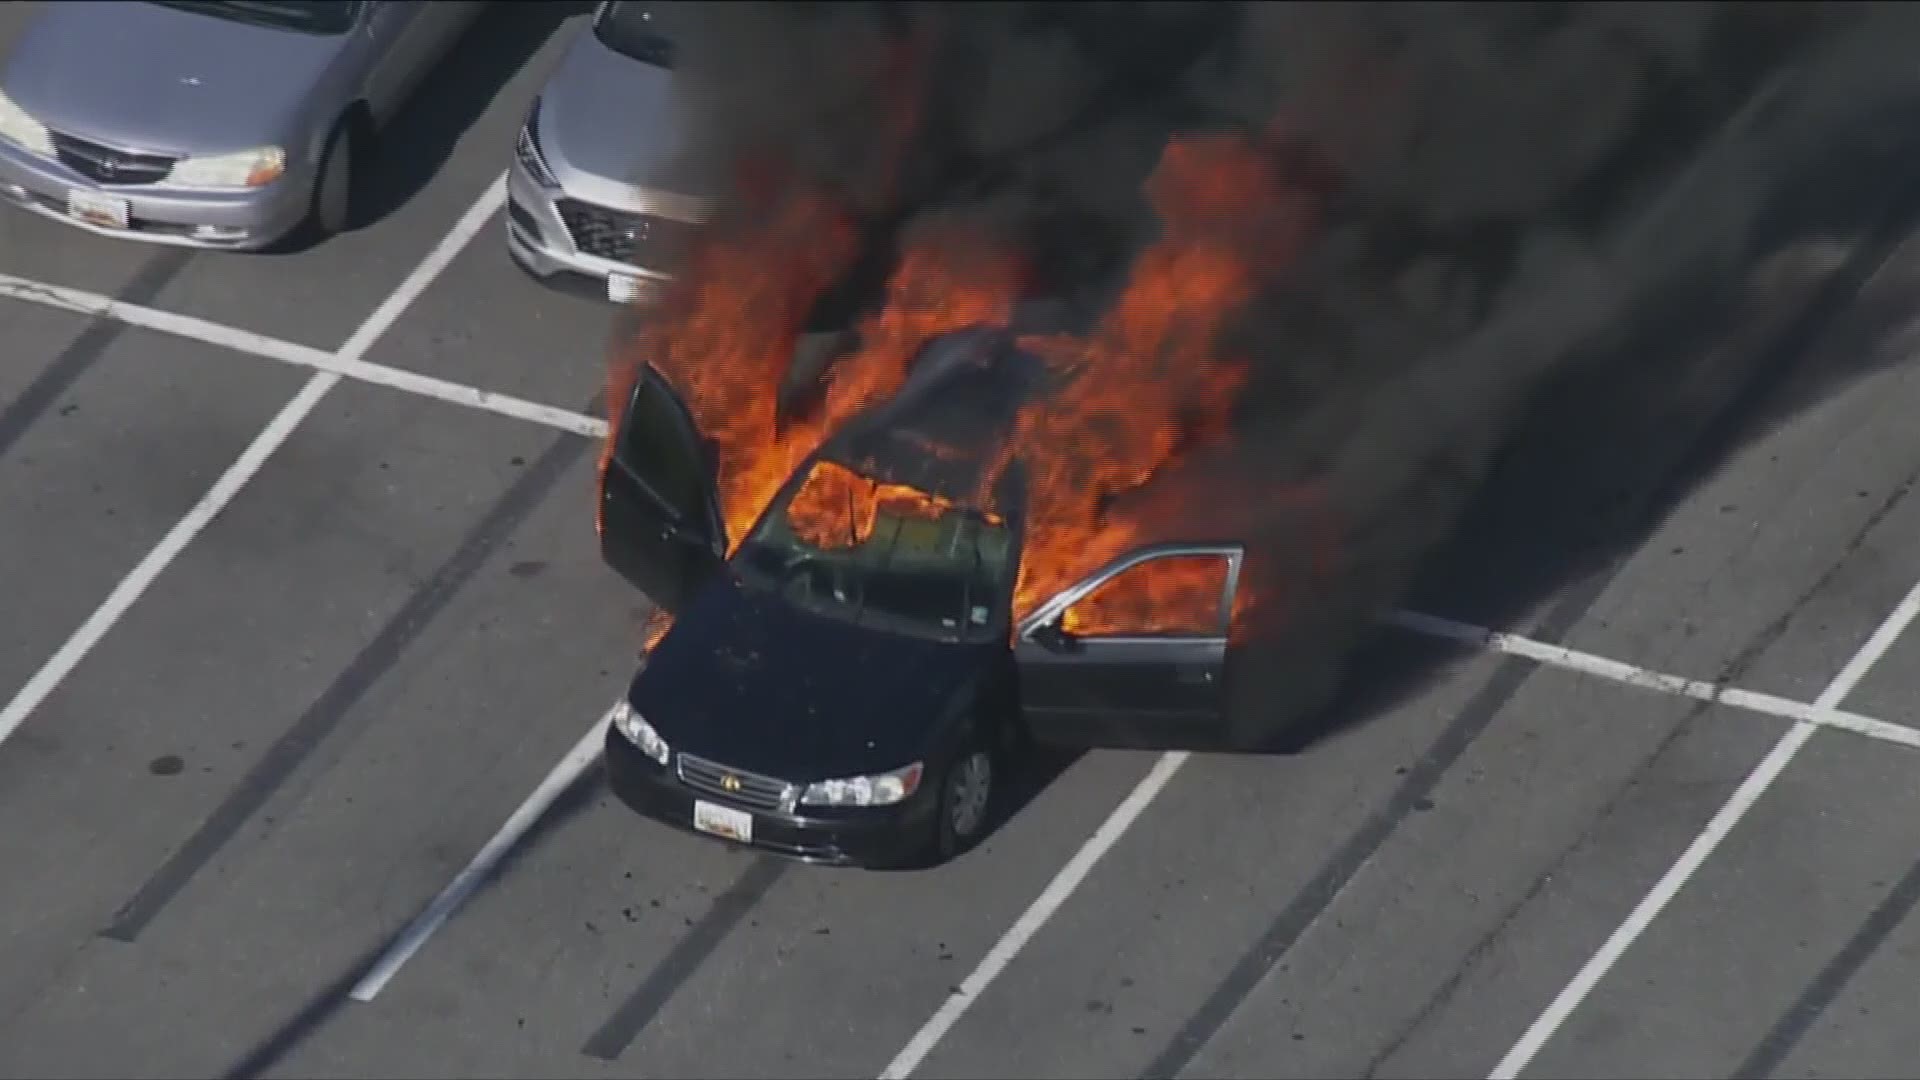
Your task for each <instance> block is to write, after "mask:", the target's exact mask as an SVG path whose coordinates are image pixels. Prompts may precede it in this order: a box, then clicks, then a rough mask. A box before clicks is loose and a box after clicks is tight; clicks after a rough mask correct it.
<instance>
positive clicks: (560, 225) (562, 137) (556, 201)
mask: <svg viewBox="0 0 1920 1080" xmlns="http://www.w3.org/2000/svg"><path fill="white" fill-rule="evenodd" d="M651 8H652V5H649V4H644V3H628V2H613V3H603V4H601V5H600V6H599V7H598V8H597V9H596V10H595V11H594V14H593V19H592V22H591V23H590V24H589V25H588V26H587V27H585V28H584V32H582V33H580V34H578V35H577V36H576V37H575V38H574V39H573V41H572V43H571V44H570V45H569V46H568V47H567V51H566V52H565V53H564V54H563V55H562V56H561V58H560V61H559V63H558V64H557V65H556V66H555V68H554V71H553V73H552V75H551V76H549V77H548V79H547V82H546V85H545V86H544V87H542V88H541V91H540V95H539V96H538V97H536V98H534V100H533V104H532V106H531V107H530V108H529V109H528V112H527V119H526V123H525V124H524V125H522V127H521V129H520V134H519V138H518V140H517V141H516V145H515V147H514V155H513V164H512V167H511V168H510V169H509V170H508V179H507V224H506V229H507V250H508V251H509V252H510V253H511V254H512V256H513V259H514V261H515V262H517V263H519V264H520V266H521V267H522V268H523V269H525V270H526V271H527V272H528V273H530V274H532V275H533V276H534V277H536V278H538V279H540V280H541V281H542V282H544V283H546V284H549V285H555V286H561V287H567V286H576V287H577V286H584V287H586V288H587V289H590V290H591V291H592V292H593V293H594V294H596V295H599V296H604V297H605V298H607V299H608V300H611V301H614V302H616V303H647V302H650V301H652V300H653V299H655V298H657V296H658V294H659V292H660V288H661V286H662V285H663V284H664V283H665V282H666V281H667V280H668V279H669V278H670V277H671V276H672V272H673V267H674V266H676V265H677V264H678V259H679V256H680V255H681V254H682V253H683V252H685V251H686V250H687V247H688V244H689V242H690V238H691V235H692V233H693V232H694V230H695V228H696V226H698V224H699V223H700V222H701V221H703V220H704V219H705V216H706V215H707V214H708V213H709V211H710V204H709V203H708V202H707V200H705V199H703V198H701V197H700V196H698V195H697V194H695V193H691V192H685V191H669V190H663V189H661V188H659V187H656V186H652V185H650V184H647V183H645V182H643V178H645V177H648V176H651V175H653V174H655V173H656V171H657V169H656V166H659V165H660V164H661V163H662V162H664V161H665V160H666V159H667V157H668V156H669V155H671V154H673V153H675V152H677V151H678V150H679V149H680V147H681V142H680V138H679V136H680V124H681V123H682V118H681V113H680V111H679V110H678V109H677V108H676V107H675V105H674V102H673V98H672V94H673V61H674V44H673V42H672V41H671V40H670V39H669V38H668V37H667V36H666V35H665V34H664V33H663V32H662V30H661V28H660V26H659V25H658V22H657V21H656V16H655V13H654V12H653V11H652V10H651ZM569 291H572V290H571V289H570V290H569Z"/></svg>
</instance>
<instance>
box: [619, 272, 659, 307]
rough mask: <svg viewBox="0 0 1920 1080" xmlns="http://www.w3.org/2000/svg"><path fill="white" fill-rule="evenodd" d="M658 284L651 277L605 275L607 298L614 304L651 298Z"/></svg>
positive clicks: (630, 302)
mask: <svg viewBox="0 0 1920 1080" xmlns="http://www.w3.org/2000/svg"><path fill="white" fill-rule="evenodd" d="M657 289H658V286H657V285H656V283H655V282H654V280H653V279H652V278H643V277H634V276H633V275H632V274H608V275H607V299H609V300H611V301H613V302H614V303H616V304H632V303H637V302H639V301H642V300H651V299H653V295H654V293H655V292H656V291H657Z"/></svg>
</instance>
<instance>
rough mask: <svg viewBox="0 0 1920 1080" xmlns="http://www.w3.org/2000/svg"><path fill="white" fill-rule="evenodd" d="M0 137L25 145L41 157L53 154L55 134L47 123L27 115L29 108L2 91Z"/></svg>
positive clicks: (0, 98)
mask: <svg viewBox="0 0 1920 1080" xmlns="http://www.w3.org/2000/svg"><path fill="white" fill-rule="evenodd" d="M0 139H5V140H6V141H8V142H10V143H14V144H16V145H19V146H21V147H24V148H25V149H26V150H27V151H28V152H30V153H34V154H38V155H40V156H41V157H52V156H53V153H54V151H53V136H52V134H50V133H49V132H48V131H47V125H45V124H43V123H41V122H40V121H38V120H35V119H34V118H33V117H31V116H29V115H27V110H25V109H23V108H21V107H20V106H18V105H15V104H14V103H13V99H12V98H10V97H8V96H7V95H6V94H4V93H0Z"/></svg>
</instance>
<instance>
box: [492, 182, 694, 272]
mask: <svg viewBox="0 0 1920 1080" xmlns="http://www.w3.org/2000/svg"><path fill="white" fill-rule="evenodd" d="M564 194H565V193H564V192H562V191H560V190H558V189H554V188H545V187H542V186H540V185H539V184H538V183H535V182H534V180H533V178H532V177H531V176H529V175H527V171H526V169H525V168H524V167H522V166H521V164H520V162H519V161H518V160H515V161H514V163H513V165H512V166H511V167H510V168H509V169H508V170H507V213H506V231H507V252H508V254H510V255H512V256H513V261H514V262H515V263H516V264H518V265H519V267H520V269H522V270H524V271H526V272H527V274H528V275H529V276H530V277H532V278H533V279H534V280H536V281H538V282H540V283H541V284H543V285H546V286H549V287H551V288H553V289H556V290H558V291H561V292H565V293H568V294H571V295H575V296H581V297H585V298H589V299H595V300H599V301H601V302H603V303H604V302H618V303H638V304H642V305H645V304H650V303H652V302H654V301H657V300H658V299H659V296H660V294H661V293H662V292H664V291H665V287H666V285H667V283H668V282H669V281H671V280H672V275H671V274H669V273H668V272H666V271H665V270H662V269H659V268H655V267H647V266H635V265H632V264H629V263H623V262H615V261H614V260H612V259H603V258H600V257H598V256H594V255H588V254H586V253H584V252H582V251H581V250H580V249H579V247H578V246H576V245H575V244H574V241H573V235H572V234H571V233H569V232H568V231H567V224H566V222H565V221H564V220H562V219H561V217H560V208H559V205H558V203H557V202H556V200H558V199H560V198H563V197H564ZM616 285H620V286H623V287H626V286H631V287H632V288H634V289H636V290H637V294H636V295H634V296H632V297H627V298H618V299H616V297H615V296H614V292H615V286H616Z"/></svg>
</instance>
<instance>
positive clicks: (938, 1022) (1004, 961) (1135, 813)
mask: <svg viewBox="0 0 1920 1080" xmlns="http://www.w3.org/2000/svg"><path fill="white" fill-rule="evenodd" d="M1187 757H1188V755H1187V754H1186V753H1185V752H1184V751H1178V750H1176V751H1173V752H1170V753H1166V754H1162V755H1160V758H1159V760H1157V761H1155V762H1154V763H1153V768H1152V769H1151V770H1149V771H1148V772H1147V775H1145V776H1143V777H1141V778H1140V782H1139V783H1138V784H1135V785H1134V788H1133V790H1132V791H1129V792H1128V793H1127V797H1126V798H1124V799H1122V800H1120V805H1118V806H1116V807H1114V808H1113V813H1111V814H1109V815H1107V820H1105V821H1103V822H1101V823H1100V827H1099V828H1098V829H1095V830H1094V831H1093V835H1092V836H1090V837H1088V838H1087V842H1086V843H1084V844H1082V845H1080V850H1079V851H1076V852H1074V853H1073V858H1071V859H1068V860H1067V865H1065V866H1063V867H1061V868H1060V872H1059V873H1058V874H1055V875H1054V876H1053V880H1052V881H1049V882H1047V887H1046V888H1044V889H1042V890H1040V895H1039V896H1037V897H1035V898H1034V901H1033V903H1032V904H1030V905H1028V907H1027V910H1026V911H1024V912H1021V914H1020V918H1019V920H1018V921H1016V922H1015V923H1014V924H1013V926H1011V927H1009V928H1008V930H1007V932H1006V934H1004V935H1003V936H1002V937H1001V938H1000V940H999V941H997V942H995V943H994V946H993V948H991V949H989V950H988V951H987V955H986V956H985V957H984V958H983V959H982V960H981V961H980V966H979V967H976V968H974V969H973V973H972V974H970V975H968V976H967V977H966V980H965V981H963V982H962V983H961V984H960V985H959V986H956V987H954V988H953V990H952V991H951V992H950V993H949V994H948V995H947V1000H945V1001H943V1002H941V1003H940V1008H939V1011H937V1012H935V1013H934V1014H933V1016H932V1018H930V1019H929V1020H928V1021H927V1022H926V1023H925V1024H924V1025H922V1026H921V1028H920V1030H919V1031H916V1032H914V1034H913V1038H911V1039H908V1040H907V1045H906V1046H903V1047H901V1048H900V1052H899V1053H898V1054H895V1055H894V1057H893V1060H892V1061H890V1062H888V1063H887V1067H886V1068H885V1069H884V1070H882V1071H881V1073H880V1080H904V1078H905V1077H907V1076H910V1075H912V1073H913V1070H915V1069H917V1068H919V1067H920V1062H921V1061H923V1060H925V1058H926V1056H927V1055H928V1054H930V1053H932V1052H933V1048H934V1047H935V1046H937V1045H939V1043H940V1040H941V1039H943V1038H945V1037H946V1034H947V1032H948V1031H949V1030H951V1029H952V1028H953V1025H955V1024H957V1023H959V1022H960V1018H961V1017H962V1016H964V1015H966V1011H967V1007H968V1006H970V1005H972V1004H973V1003H974V1002H975V1001H976V1000H978V999H979V997H980V994H981V992H982V991H984V990H986V988H987V987H988V986H989V985H990V984H991V983H992V982H993V980H994V979H996V978H998V977H999V975H1000V973H1001V972H1002V971H1004V970H1006V967H1007V965H1008V964H1011V963H1013V958H1014V957H1016V956H1018V955H1020V950H1021V949H1024V948H1026V946H1027V942H1029V941H1031V940H1033V936H1034V935H1035V934H1038V933H1039V932H1040V928H1041V927H1043V926H1045V925H1046V924H1047V920H1048V919H1051V918H1053V915H1054V912H1056V911H1059V910H1060V906H1061V905H1062V904H1065V903H1066V902H1067V898H1068V897H1070V896H1072V895H1073V891H1074V890H1075V889H1078V888H1079V887H1080V883H1081V882H1082V881H1085V880H1086V877H1087V875H1088V874H1089V873H1091V872H1092V871H1093V867H1094V864H1095V863H1098V862H1099V861H1100V859H1101V857H1102V856H1104V855H1106V853H1107V852H1108V851H1110V850H1112V848H1113V845H1115V844H1117V843H1119V842H1120V838H1121V837H1122V836H1125V835H1126V834H1127V830H1128V829H1130V828H1132V827H1133V823H1134V822H1135V821H1137V820H1139V818H1140V815H1141V814H1143V813H1145V812H1146V809H1147V807H1148V806H1149V805H1151V804H1152V802H1153V800H1154V798H1155V797H1157V796H1158V795H1159V794H1160V792H1161V790H1162V789H1164V788H1165V787H1166V786H1167V782H1168V781H1170V780H1172V779H1173V774H1175V773H1177V772H1179V771H1180V766H1182V765H1185V764H1186V763H1187Z"/></svg>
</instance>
